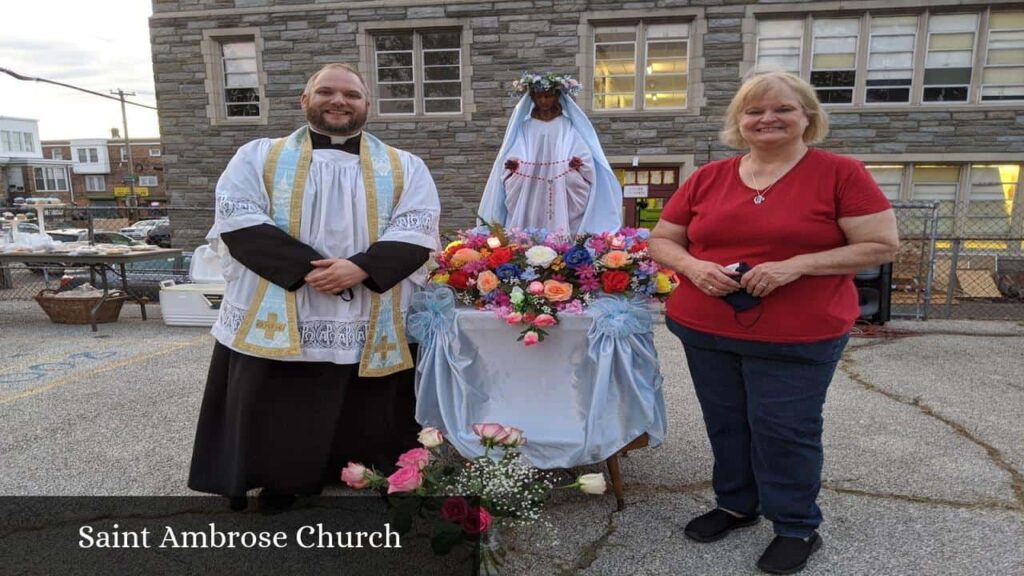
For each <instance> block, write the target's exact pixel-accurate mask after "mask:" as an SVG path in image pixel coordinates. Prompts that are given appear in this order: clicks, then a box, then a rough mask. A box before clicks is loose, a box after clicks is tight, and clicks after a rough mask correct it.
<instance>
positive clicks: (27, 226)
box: [17, 222, 39, 234]
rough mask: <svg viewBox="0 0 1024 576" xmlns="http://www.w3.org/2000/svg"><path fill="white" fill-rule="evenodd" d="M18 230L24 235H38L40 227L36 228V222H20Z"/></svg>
mask: <svg viewBox="0 0 1024 576" xmlns="http://www.w3.org/2000/svg"><path fill="white" fill-rule="evenodd" d="M17 230H18V232H21V233H23V234H38V233H39V226H36V224H35V223H34V222H18V228H17Z"/></svg>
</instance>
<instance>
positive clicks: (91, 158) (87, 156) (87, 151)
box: [78, 148, 100, 164]
mask: <svg viewBox="0 0 1024 576" xmlns="http://www.w3.org/2000/svg"><path fill="white" fill-rule="evenodd" d="M99 161H100V152H99V150H98V149H97V148H78V163H79V164H95V163H97V162H99Z"/></svg>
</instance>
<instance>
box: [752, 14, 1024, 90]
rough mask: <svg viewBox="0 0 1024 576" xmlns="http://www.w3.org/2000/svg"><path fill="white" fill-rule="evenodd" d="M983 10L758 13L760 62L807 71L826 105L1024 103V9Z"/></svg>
mask: <svg viewBox="0 0 1024 576" xmlns="http://www.w3.org/2000/svg"><path fill="white" fill-rule="evenodd" d="M982 16H983V14H982V13H966V14H964V13H959V14H958V13H953V14H949V13H935V12H930V11H929V12H924V13H922V14H919V15H898V16H897V15H891V14H884V13H882V14H877V15H876V14H873V13H864V14H859V15H857V16H856V17H849V16H847V17H842V18H839V17H818V16H817V15H814V14H810V15H808V16H806V17H805V18H800V19H785V20H774V19H763V20H758V22H757V27H756V36H755V39H754V48H755V54H756V56H755V59H754V63H755V64H756V65H757V66H760V67H764V68H781V69H783V70H787V71H790V72H793V73H795V74H799V75H801V76H802V77H803V78H805V79H807V80H809V81H810V83H811V84H813V85H814V86H815V88H816V89H817V93H818V97H819V99H820V100H821V101H822V103H824V104H832V105H840V106H842V105H854V106H877V105H894V104H895V105H900V104H909V105H922V104H924V105H939V104H976V103H1009V102H1024V11H1021V10H1017V11H1005V10H1004V11H999V10H996V9H992V10H991V12H990V13H988V18H987V19H986V18H983V17H982ZM862 34H864V35H866V37H865V38H864V39H863V40H862V39H861V35H862ZM805 46H806V48H807V49H808V50H809V51H810V54H809V55H807V54H804V47H805ZM860 54H863V55H864V56H866V57H865V58H860V57H858V55H860ZM982 61H983V62H984V65H983V68H982V69H980V70H978V71H977V73H976V71H975V69H974V67H975V64H976V62H982Z"/></svg>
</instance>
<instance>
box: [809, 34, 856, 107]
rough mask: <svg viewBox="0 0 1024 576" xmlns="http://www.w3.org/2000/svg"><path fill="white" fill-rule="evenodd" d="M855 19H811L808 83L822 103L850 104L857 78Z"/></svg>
mask: <svg viewBox="0 0 1024 576" xmlns="http://www.w3.org/2000/svg"><path fill="white" fill-rule="evenodd" d="M859 27H860V21H858V20H856V19H849V18H847V19H842V20H830V19H823V20H815V21H814V25H813V31H814V43H813V45H812V48H811V54H812V56H811V84H813V85H814V86H815V87H817V89H818V90H817V92H818V99H819V100H821V103H822V104H850V103H852V102H853V87H854V83H855V81H856V78H857V32H858V28H859Z"/></svg>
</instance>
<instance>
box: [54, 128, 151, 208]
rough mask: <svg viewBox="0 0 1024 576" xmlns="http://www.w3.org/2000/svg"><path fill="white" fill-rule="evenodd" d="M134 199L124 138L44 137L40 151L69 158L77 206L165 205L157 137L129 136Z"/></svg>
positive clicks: (59, 158) (59, 157) (56, 157)
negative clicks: (129, 182) (61, 138)
mask: <svg viewBox="0 0 1024 576" xmlns="http://www.w3.org/2000/svg"><path fill="white" fill-rule="evenodd" d="M131 152H132V153H131V157H132V161H133V162H134V174H135V200H134V201H133V200H132V197H131V189H130V187H129V185H128V180H129V178H130V176H131V170H130V164H129V160H128V158H129V155H128V150H127V148H125V144H124V139H122V138H120V137H119V136H118V135H117V134H114V135H113V137H112V138H110V139H103V138H95V139H76V140H47V141H45V142H43V143H42V153H43V156H44V157H45V158H48V159H51V160H62V161H70V163H71V177H70V180H71V185H72V187H73V188H74V190H75V200H76V203H77V204H78V205H80V206H86V205H88V206H100V207H105V206H109V207H114V206H128V205H131V204H132V203H133V202H134V204H135V205H136V206H153V207H159V206H165V205H166V203H167V200H168V198H167V182H166V179H165V178H164V165H163V148H162V147H161V144H160V140H159V139H150V138H145V139H138V140H135V139H133V140H132V141H131Z"/></svg>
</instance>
